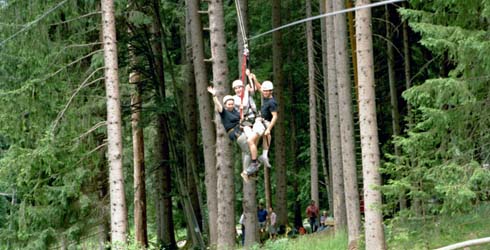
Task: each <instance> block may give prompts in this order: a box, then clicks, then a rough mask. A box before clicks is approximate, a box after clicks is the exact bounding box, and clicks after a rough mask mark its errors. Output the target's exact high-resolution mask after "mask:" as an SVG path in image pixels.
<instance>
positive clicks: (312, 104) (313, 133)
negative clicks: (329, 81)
mask: <svg viewBox="0 0 490 250" xmlns="http://www.w3.org/2000/svg"><path fill="white" fill-rule="evenodd" d="M306 16H307V17H311V0H306ZM306 48H307V55H308V100H309V117H310V179H311V183H310V185H311V186H310V195H311V199H312V200H314V201H315V203H316V204H320V201H319V196H318V149H317V146H318V145H317V129H316V91H315V88H316V86H315V85H316V84H315V48H314V47H313V26H312V24H311V21H310V22H306Z"/></svg>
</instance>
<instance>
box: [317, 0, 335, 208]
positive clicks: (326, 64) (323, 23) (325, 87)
mask: <svg viewBox="0 0 490 250" xmlns="http://www.w3.org/2000/svg"><path fill="white" fill-rule="evenodd" d="M326 8H327V6H326V1H325V0H320V13H321V14H324V13H326ZM320 25H321V39H322V73H323V97H324V99H325V102H324V104H325V131H327V132H326V136H325V141H324V140H323V139H320V140H321V141H322V142H323V144H324V145H323V146H322V149H323V150H324V152H322V153H321V154H322V155H323V157H328V158H325V159H324V161H325V162H324V163H323V165H324V166H323V173H324V176H325V188H326V189H327V194H328V208H329V209H330V210H333V192H332V190H333V188H332V181H331V180H332V178H331V177H332V171H331V170H332V169H331V166H332V150H331V147H330V141H331V139H330V136H331V135H330V123H329V120H330V112H329V109H328V103H329V97H328V93H329V91H328V86H329V81H328V79H329V73H328V67H329V62H328V53H327V52H328V43H327V37H329V36H327V34H328V33H327V18H322V19H320ZM333 46H334V47H335V45H333ZM334 56H335V55H334ZM334 62H335V59H334ZM332 66H334V65H332ZM321 133H323V131H322V132H321ZM320 135H321V134H320ZM325 149H326V152H325Z"/></svg>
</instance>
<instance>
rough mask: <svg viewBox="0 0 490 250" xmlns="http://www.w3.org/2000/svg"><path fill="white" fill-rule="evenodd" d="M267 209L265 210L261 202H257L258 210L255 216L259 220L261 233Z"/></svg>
mask: <svg viewBox="0 0 490 250" xmlns="http://www.w3.org/2000/svg"><path fill="white" fill-rule="evenodd" d="M267 215H268V213H267V210H265V208H264V205H263V204H262V203H259V207H258V211H257V217H258V220H259V230H260V232H261V233H263V232H264V231H265V224H266V222H267Z"/></svg>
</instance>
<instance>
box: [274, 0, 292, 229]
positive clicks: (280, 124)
mask: <svg viewBox="0 0 490 250" xmlns="http://www.w3.org/2000/svg"><path fill="white" fill-rule="evenodd" d="M279 26H281V0H272V27H273V28H276V27H279ZM281 50H282V34H281V32H280V31H276V32H274V33H273V34H272V71H273V74H274V98H277V99H276V100H277V103H278V110H277V114H278V116H279V117H278V118H277V122H276V125H275V126H274V136H273V140H274V161H275V162H276V164H275V165H274V167H275V173H276V195H275V198H276V200H275V204H276V205H275V212H276V214H277V225H286V224H287V222H288V207H287V178H286V176H287V172H286V171H287V168H286V127H285V125H284V124H285V123H284V121H285V119H284V116H285V104H286V103H285V98H284V95H285V94H284V86H283V71H282V54H281Z"/></svg>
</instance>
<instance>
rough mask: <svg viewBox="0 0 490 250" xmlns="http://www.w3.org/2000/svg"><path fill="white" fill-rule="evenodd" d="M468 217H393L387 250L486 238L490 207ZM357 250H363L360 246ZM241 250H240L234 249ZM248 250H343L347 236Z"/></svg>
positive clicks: (271, 243) (320, 235)
mask: <svg viewBox="0 0 490 250" xmlns="http://www.w3.org/2000/svg"><path fill="white" fill-rule="evenodd" d="M472 207H473V208H472V209H471V210H470V212H468V213H460V214H451V215H439V216H429V217H424V218H401V217H397V218H394V219H391V220H387V221H385V223H386V227H385V234H386V242H387V249H393V250H418V249H436V248H439V247H444V246H448V245H451V244H455V243H458V242H462V241H467V240H473V239H479V238H484V237H489V236H490V227H489V226H488V225H490V216H489V215H490V203H484V204H481V205H475V206H472ZM360 245H361V246H360V247H359V249H364V247H363V245H364V243H363V242H361V244H360ZM238 249H241V248H238ZM252 249H257V250H258V249H267V250H312V249H329V250H337V249H338V250H345V249H347V235H346V234H339V235H336V236H334V235H333V234H332V233H331V230H330V231H325V232H320V233H314V234H307V235H301V236H298V237H296V238H279V239H277V240H274V241H272V240H268V241H267V242H265V244H263V245H261V246H259V245H257V246H255V247H254V248H252ZM468 249H471V250H483V249H490V244H486V245H481V246H474V247H471V248H468Z"/></svg>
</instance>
